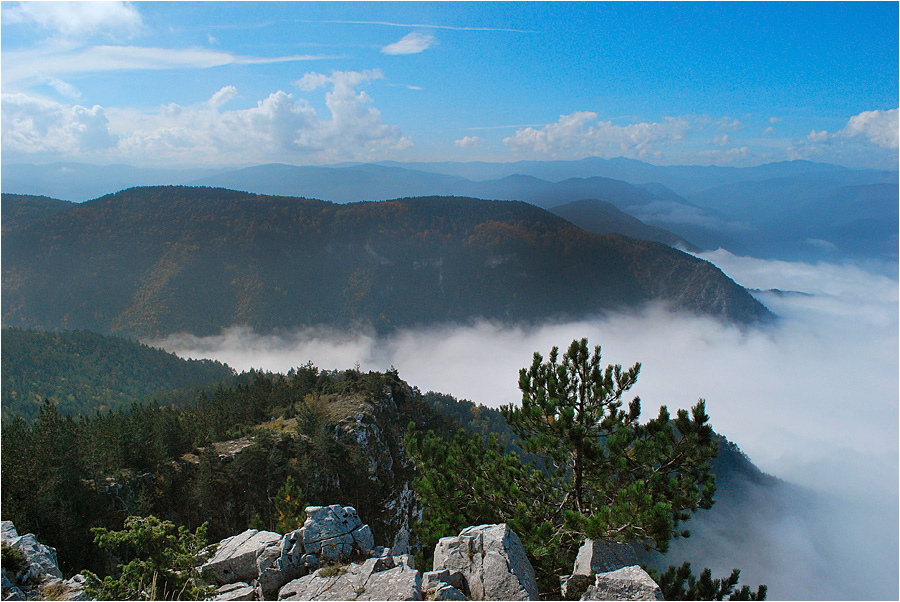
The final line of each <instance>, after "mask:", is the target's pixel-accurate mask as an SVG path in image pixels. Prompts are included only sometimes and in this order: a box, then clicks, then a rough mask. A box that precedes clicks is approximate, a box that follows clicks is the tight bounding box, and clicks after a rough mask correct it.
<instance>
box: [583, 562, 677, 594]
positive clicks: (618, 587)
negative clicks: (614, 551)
mask: <svg viewBox="0 0 900 602" xmlns="http://www.w3.org/2000/svg"><path fill="white" fill-rule="evenodd" d="M581 599H582V600H663V599H664V598H663V594H662V590H661V589H660V587H659V585H657V583H656V582H655V581H654V580H653V579H652V578H651V577H650V575H648V574H647V572H646V571H645V570H644V569H642V568H641V567H639V566H628V567H625V568H621V569H618V570H616V571H611V572H608V573H599V574H598V575H597V577H596V581H594V585H592V586H590V587H589V588H588V589H587V591H586V592H585V593H584V595H583V596H582V597H581Z"/></svg>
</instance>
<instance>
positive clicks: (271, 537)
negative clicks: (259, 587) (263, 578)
mask: <svg viewBox="0 0 900 602" xmlns="http://www.w3.org/2000/svg"><path fill="white" fill-rule="evenodd" d="M281 539H282V537H281V535H279V534H278V533H273V532H272V531H257V530H256V529H248V530H246V531H244V532H243V533H240V534H238V535H235V536H233V537H229V538H227V539H223V540H222V541H221V542H219V547H218V548H217V549H216V553H215V555H214V556H213V557H212V558H211V559H210V560H209V561H207V562H206V563H204V564H203V565H202V566H201V567H200V570H201V572H202V573H204V574H205V575H206V576H208V577H209V578H211V579H212V580H214V581H215V582H216V583H218V584H220V585H225V584H228V583H237V582H239V581H244V582H250V581H252V580H254V579H256V578H257V577H258V576H259V569H258V567H257V565H256V559H257V556H259V555H260V554H261V553H262V552H263V551H264V550H265V549H266V548H269V547H270V546H274V545H279V546H280V545H281Z"/></svg>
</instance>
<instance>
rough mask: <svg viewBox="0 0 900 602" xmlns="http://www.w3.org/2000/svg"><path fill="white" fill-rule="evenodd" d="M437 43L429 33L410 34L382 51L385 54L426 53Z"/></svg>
mask: <svg viewBox="0 0 900 602" xmlns="http://www.w3.org/2000/svg"><path fill="white" fill-rule="evenodd" d="M436 43H437V40H436V39H435V38H434V36H433V35H431V34H427V33H416V32H413V33H410V34H407V35H405V36H403V37H402V38H400V39H399V40H397V41H396V42H394V43H393V44H388V45H387V46H385V47H384V48H382V49H381V52H382V53H384V54H417V53H419V52H424V51H425V50H428V49H429V48H431V47H432V46H434V45H435V44H436Z"/></svg>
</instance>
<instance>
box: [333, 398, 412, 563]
mask: <svg viewBox="0 0 900 602" xmlns="http://www.w3.org/2000/svg"><path fill="white" fill-rule="evenodd" d="M404 386H405V385H404ZM409 398H411V393H409V394H408V393H406V392H402V391H401V392H399V393H398V395H397V396H396V397H395V394H394V391H392V389H391V388H390V387H385V388H384V390H383V391H382V392H381V393H380V394H376V395H373V396H372V398H371V399H370V400H368V401H364V402H361V403H360V404H359V406H358V408H357V410H356V411H355V412H354V413H353V414H352V415H350V416H347V417H346V418H344V419H343V420H341V421H340V422H338V423H337V425H336V426H335V436H336V438H337V439H338V440H339V441H342V442H344V443H348V444H350V445H354V446H357V447H359V448H360V449H362V450H365V457H366V459H367V460H368V464H367V466H366V472H367V476H368V479H369V480H370V481H372V482H373V483H379V484H381V485H384V486H385V487H386V488H387V489H388V490H389V492H388V494H387V495H386V497H385V499H384V501H383V503H382V507H383V508H384V513H383V515H382V516H380V517H379V518H378V521H377V523H376V524H377V526H378V528H379V533H381V534H382V537H385V536H387V537H386V539H387V540H388V541H390V547H391V549H392V550H393V551H394V553H395V554H405V553H407V552H411V551H413V547H414V542H413V541H412V539H413V538H412V525H413V524H414V523H415V522H416V521H417V520H419V519H421V518H422V510H421V508H419V506H418V502H417V500H416V494H415V491H414V490H413V489H412V486H411V485H412V479H413V476H414V475H413V463H412V461H411V460H410V458H409V456H407V454H406V450H405V448H404V447H403V445H402V444H401V443H400V442H402V441H403V436H404V432H405V431H404V430H403V429H405V426H406V425H407V424H409V420H408V418H401V416H402V415H403V411H404V409H403V408H402V407H401V406H403V405H404V403H405V402H404V399H409Z"/></svg>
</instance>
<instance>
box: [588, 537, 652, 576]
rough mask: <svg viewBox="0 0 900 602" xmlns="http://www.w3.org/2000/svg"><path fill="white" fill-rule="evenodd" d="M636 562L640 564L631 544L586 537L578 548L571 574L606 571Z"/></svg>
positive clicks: (632, 564)
mask: <svg viewBox="0 0 900 602" xmlns="http://www.w3.org/2000/svg"><path fill="white" fill-rule="evenodd" d="M636 564H640V561H639V558H638V552H637V550H636V549H635V546H634V545H633V544H630V543H620V542H618V541H612V540H610V539H586V540H584V544H582V546H581V547H580V548H579V549H578V556H577V557H576V558H575V568H574V570H573V571H572V574H573V575H590V574H592V573H608V572H609V571H615V570H618V569H621V568H623V567H626V566H634V565H636Z"/></svg>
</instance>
